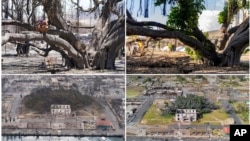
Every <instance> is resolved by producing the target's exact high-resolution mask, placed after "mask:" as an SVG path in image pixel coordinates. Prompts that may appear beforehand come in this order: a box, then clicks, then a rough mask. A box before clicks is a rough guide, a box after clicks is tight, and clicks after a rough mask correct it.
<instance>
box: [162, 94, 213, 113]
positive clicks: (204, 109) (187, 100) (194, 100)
mask: <svg viewBox="0 0 250 141" xmlns="http://www.w3.org/2000/svg"><path fill="white" fill-rule="evenodd" d="M217 108H218V106H216V105H215V104H213V103H210V102H209V101H208V100H207V99H206V98H205V97H201V96H197V95H193V94H190V95H187V96H186V97H183V96H178V97H177V98H176V101H175V103H174V104H173V105H171V106H169V108H168V110H167V111H166V113H167V114H175V112H176V110H177V109H196V110H197V112H198V114H199V115H198V116H202V114H204V113H209V112H211V111H212V110H214V109H217ZM166 113H165V114H166Z"/></svg>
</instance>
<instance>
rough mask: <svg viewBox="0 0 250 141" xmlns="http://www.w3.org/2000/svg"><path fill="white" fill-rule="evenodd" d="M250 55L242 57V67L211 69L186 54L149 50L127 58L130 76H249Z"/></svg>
mask: <svg viewBox="0 0 250 141" xmlns="http://www.w3.org/2000/svg"><path fill="white" fill-rule="evenodd" d="M249 60H250V56H249V54H246V55H242V57H241V66H240V67H233V68H232V67H211V66H206V65H205V64H201V63H199V62H197V61H194V60H192V59H190V57H189V56H188V55H187V54H186V53H185V52H167V51H165V52H164V51H156V50H154V51H152V50H149V51H147V53H146V54H145V55H144V56H139V55H135V56H127V73H128V74H135V73H137V74H138V73H140V74H144V73H147V74H187V73H191V74H228V73H230V74H248V73H249Z"/></svg>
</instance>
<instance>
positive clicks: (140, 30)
mask: <svg viewBox="0 0 250 141" xmlns="http://www.w3.org/2000/svg"><path fill="white" fill-rule="evenodd" d="M127 35H142V36H149V37H152V38H172V39H179V40H180V41H182V42H183V43H184V44H186V45H188V46H190V47H191V48H193V49H194V50H199V51H201V53H202V54H203V55H204V56H205V57H208V59H209V60H213V59H214V57H215V56H216V52H210V51H209V50H206V49H205V48H204V45H203V44H202V42H200V41H199V40H196V39H195V38H192V37H190V36H188V35H186V34H184V33H182V32H179V31H169V30H154V29H148V28H145V27H141V26H133V25H130V24H127Z"/></svg>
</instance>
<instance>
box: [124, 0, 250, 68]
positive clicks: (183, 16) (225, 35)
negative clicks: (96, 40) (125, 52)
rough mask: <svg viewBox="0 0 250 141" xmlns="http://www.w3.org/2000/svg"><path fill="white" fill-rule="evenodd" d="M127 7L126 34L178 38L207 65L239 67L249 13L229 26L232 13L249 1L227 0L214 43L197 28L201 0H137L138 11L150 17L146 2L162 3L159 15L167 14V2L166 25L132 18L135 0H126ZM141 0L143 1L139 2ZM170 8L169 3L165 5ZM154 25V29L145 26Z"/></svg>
mask: <svg viewBox="0 0 250 141" xmlns="http://www.w3.org/2000/svg"><path fill="white" fill-rule="evenodd" d="M129 1H130V4H129V5H127V10H126V13H127V14H126V17H127V18H126V25H127V26H126V27H127V28H126V29H127V30H126V33H127V35H141V36H148V37H152V38H154V39H157V38H171V39H179V40H180V41H182V42H183V43H184V44H185V45H187V46H189V47H191V48H192V49H193V50H195V51H198V52H199V53H200V54H201V56H202V57H203V59H204V60H206V61H207V62H208V64H209V65H210V66H229V67H232V66H239V64H240V57H241V55H242V53H243V52H244V50H245V49H246V48H247V47H248V46H249V15H247V14H245V16H243V22H242V23H240V24H239V25H238V26H235V27H230V26H229V25H230V24H231V22H232V20H233V16H234V15H235V14H236V13H237V12H239V10H241V9H247V8H248V7H249V0H227V1H225V6H224V9H223V11H221V12H220V14H219V19H218V21H219V23H221V24H222V27H221V29H220V37H219V38H218V41H217V43H213V42H211V41H210V40H209V39H208V38H207V37H206V36H205V35H204V34H203V32H202V31H201V30H200V29H199V28H198V19H199V15H200V14H201V13H202V10H205V1H204V0H144V1H142V0H140V4H139V8H138V11H137V16H138V14H141V16H143V17H144V18H147V17H149V16H150V13H149V12H148V9H149V8H152V7H150V6H148V5H149V3H150V2H151V3H152V2H153V4H154V6H153V7H156V6H161V8H162V14H163V15H167V13H166V12H167V10H166V8H167V5H170V7H171V9H170V13H168V20H167V18H166V21H167V22H166V24H161V23H158V22H156V21H141V22H138V21H136V20H135V17H133V16H132V15H133V14H131V13H132V11H133V8H136V7H135V4H134V2H135V1H134V0H129ZM142 2H143V4H142ZM168 7H169V6H168ZM148 27H157V28H148Z"/></svg>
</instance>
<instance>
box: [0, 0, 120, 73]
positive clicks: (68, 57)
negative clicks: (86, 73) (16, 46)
mask: <svg viewBox="0 0 250 141" xmlns="http://www.w3.org/2000/svg"><path fill="white" fill-rule="evenodd" d="M63 2H66V3H64V4H66V5H67V4H68V3H71V4H73V5H74V6H73V7H72V10H75V11H77V12H76V13H75V14H76V17H77V18H78V24H77V25H76V27H72V25H71V24H70V21H69V22H68V21H66V19H65V16H64V15H65V9H64V8H63ZM81 2H83V1H81ZM85 2H87V0H86V1H84V2H83V5H81V4H80V1H79V0H3V1H2V13H3V14H2V25H3V26H7V25H15V26H17V27H21V28H22V29H23V30H22V32H20V33H6V34H5V35H4V36H3V35H2V45H4V44H6V43H7V42H16V41H22V42H24V41H26V42H29V41H45V42H46V43H47V44H48V46H47V47H46V48H41V47H36V46H35V47H34V48H36V50H37V51H38V52H39V54H40V55H42V56H45V57H46V56H48V54H49V52H51V51H52V50H53V51H56V52H58V53H60V54H61V56H62V57H63V58H64V60H65V66H66V67H67V68H77V69H85V68H90V61H89V60H92V59H93V64H92V65H93V67H92V68H95V69H110V70H114V69H115V59H116V57H117V56H118V53H119V52H120V50H121V49H122V48H123V47H124V45H125V34H124V32H125V14H124V4H123V3H124V0H88V3H92V6H91V7H89V8H88V9H86V7H85V8H83V7H84V4H85ZM39 6H40V7H42V11H41V9H40V11H39V9H38V7H39ZM35 12H41V13H44V14H43V17H46V19H47V20H48V24H49V29H48V31H47V32H46V34H41V33H39V32H37V31H36V28H35V25H36V22H37V21H38V20H40V19H39V17H36V14H35ZM83 13H85V15H86V14H94V15H95V17H96V23H95V25H94V26H93V27H92V26H91V27H87V28H91V29H92V33H91V35H92V39H91V43H90V44H88V45H86V44H85V43H84V42H83V41H81V40H80V39H79V38H78V35H77V34H78V33H77V34H76V33H75V32H73V31H72V30H71V28H78V29H79V28H85V27H80V26H79V17H80V15H83ZM43 20H45V19H43ZM25 31H26V32H25Z"/></svg>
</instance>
